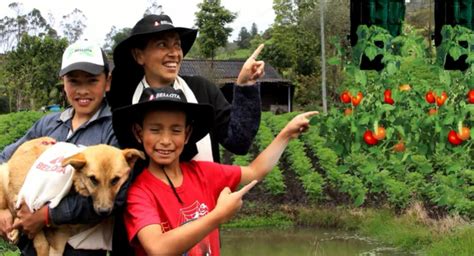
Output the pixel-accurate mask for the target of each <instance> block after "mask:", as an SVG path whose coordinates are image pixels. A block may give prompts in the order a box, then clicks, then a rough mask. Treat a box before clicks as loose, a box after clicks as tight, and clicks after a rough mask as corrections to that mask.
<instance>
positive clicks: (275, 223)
mask: <svg viewBox="0 0 474 256" xmlns="http://www.w3.org/2000/svg"><path fill="white" fill-rule="evenodd" d="M393 212H394V211H393V210H392V209H384V208H381V209H360V208H358V209H353V208H348V207H320V208H316V207H304V206H300V207H289V206H280V207H278V208H277V209H275V207H273V210H272V206H268V205H264V204H261V203H258V204H257V203H249V202H246V204H244V208H243V209H242V211H241V213H239V214H238V216H237V218H235V219H233V220H231V222H229V223H227V224H225V227H227V228H260V227H275V228H281V227H293V226H305V227H319V228H334V229H343V230H353V231H355V232H357V233H359V234H361V235H364V236H368V237H370V238H373V239H376V240H378V241H380V242H383V243H385V244H389V245H391V246H395V247H397V248H400V250H402V251H410V252H417V253H419V254H421V255H474V226H473V225H472V224H469V223H468V222H467V221H466V220H463V219H462V218H460V217H456V216H454V217H453V216H450V217H447V218H445V219H440V220H433V219H429V218H428V217H427V215H426V213H424V212H423V211H422V210H420V209H417V208H416V206H415V210H412V209H410V210H408V211H407V212H406V213H404V214H402V215H396V214H395V213H393Z"/></svg>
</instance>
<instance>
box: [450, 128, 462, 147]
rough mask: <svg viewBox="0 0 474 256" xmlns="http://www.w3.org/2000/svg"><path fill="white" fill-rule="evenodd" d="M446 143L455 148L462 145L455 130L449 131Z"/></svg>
mask: <svg viewBox="0 0 474 256" xmlns="http://www.w3.org/2000/svg"><path fill="white" fill-rule="evenodd" d="M448 141H449V143H451V144H452V145H454V146H456V145H459V144H461V143H462V140H461V139H460V138H459V137H458V134H457V132H456V131H455V130H451V131H449V133H448Z"/></svg>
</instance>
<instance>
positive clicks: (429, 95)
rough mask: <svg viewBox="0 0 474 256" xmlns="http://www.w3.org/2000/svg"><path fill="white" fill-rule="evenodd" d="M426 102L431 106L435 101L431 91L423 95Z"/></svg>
mask: <svg viewBox="0 0 474 256" xmlns="http://www.w3.org/2000/svg"><path fill="white" fill-rule="evenodd" d="M425 99H426V102H428V103H430V104H433V103H435V101H436V98H435V94H434V93H433V92H432V91H429V92H427V93H426V95H425Z"/></svg>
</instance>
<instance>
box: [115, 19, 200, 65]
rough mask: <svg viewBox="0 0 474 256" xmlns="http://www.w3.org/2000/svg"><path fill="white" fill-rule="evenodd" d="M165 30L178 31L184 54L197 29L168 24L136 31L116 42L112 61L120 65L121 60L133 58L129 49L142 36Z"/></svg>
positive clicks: (194, 38)
mask: <svg viewBox="0 0 474 256" xmlns="http://www.w3.org/2000/svg"><path fill="white" fill-rule="evenodd" d="M166 32H176V33H178V35H179V37H180V39H181V49H182V50H183V56H186V54H187V53H188V52H189V50H191V47H192V46H193V44H194V41H195V40H196V37H197V32H198V31H197V30H196V29H191V28H182V27H173V26H170V25H161V26H160V29H159V30H158V28H157V30H151V31H146V32H143V33H136V34H133V35H131V36H129V37H127V38H126V39H124V40H123V41H122V42H120V43H119V44H117V46H116V47H115V49H114V62H115V65H116V66H121V65H120V64H122V63H121V61H122V60H124V61H128V60H130V59H131V60H133V61H134V62H135V60H134V59H133V56H132V51H131V49H132V48H133V47H135V46H136V44H137V42H140V41H141V40H143V39H144V38H146V37H148V36H150V35H155V34H156V35H157V34H162V33H166Z"/></svg>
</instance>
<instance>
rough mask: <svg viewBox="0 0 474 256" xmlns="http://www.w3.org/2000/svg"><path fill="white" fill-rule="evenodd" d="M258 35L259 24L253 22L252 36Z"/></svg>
mask: <svg viewBox="0 0 474 256" xmlns="http://www.w3.org/2000/svg"><path fill="white" fill-rule="evenodd" d="M257 35H258V28H257V24H255V22H254V23H252V28H251V29H250V37H252V38H254V37H255V36H257Z"/></svg>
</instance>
